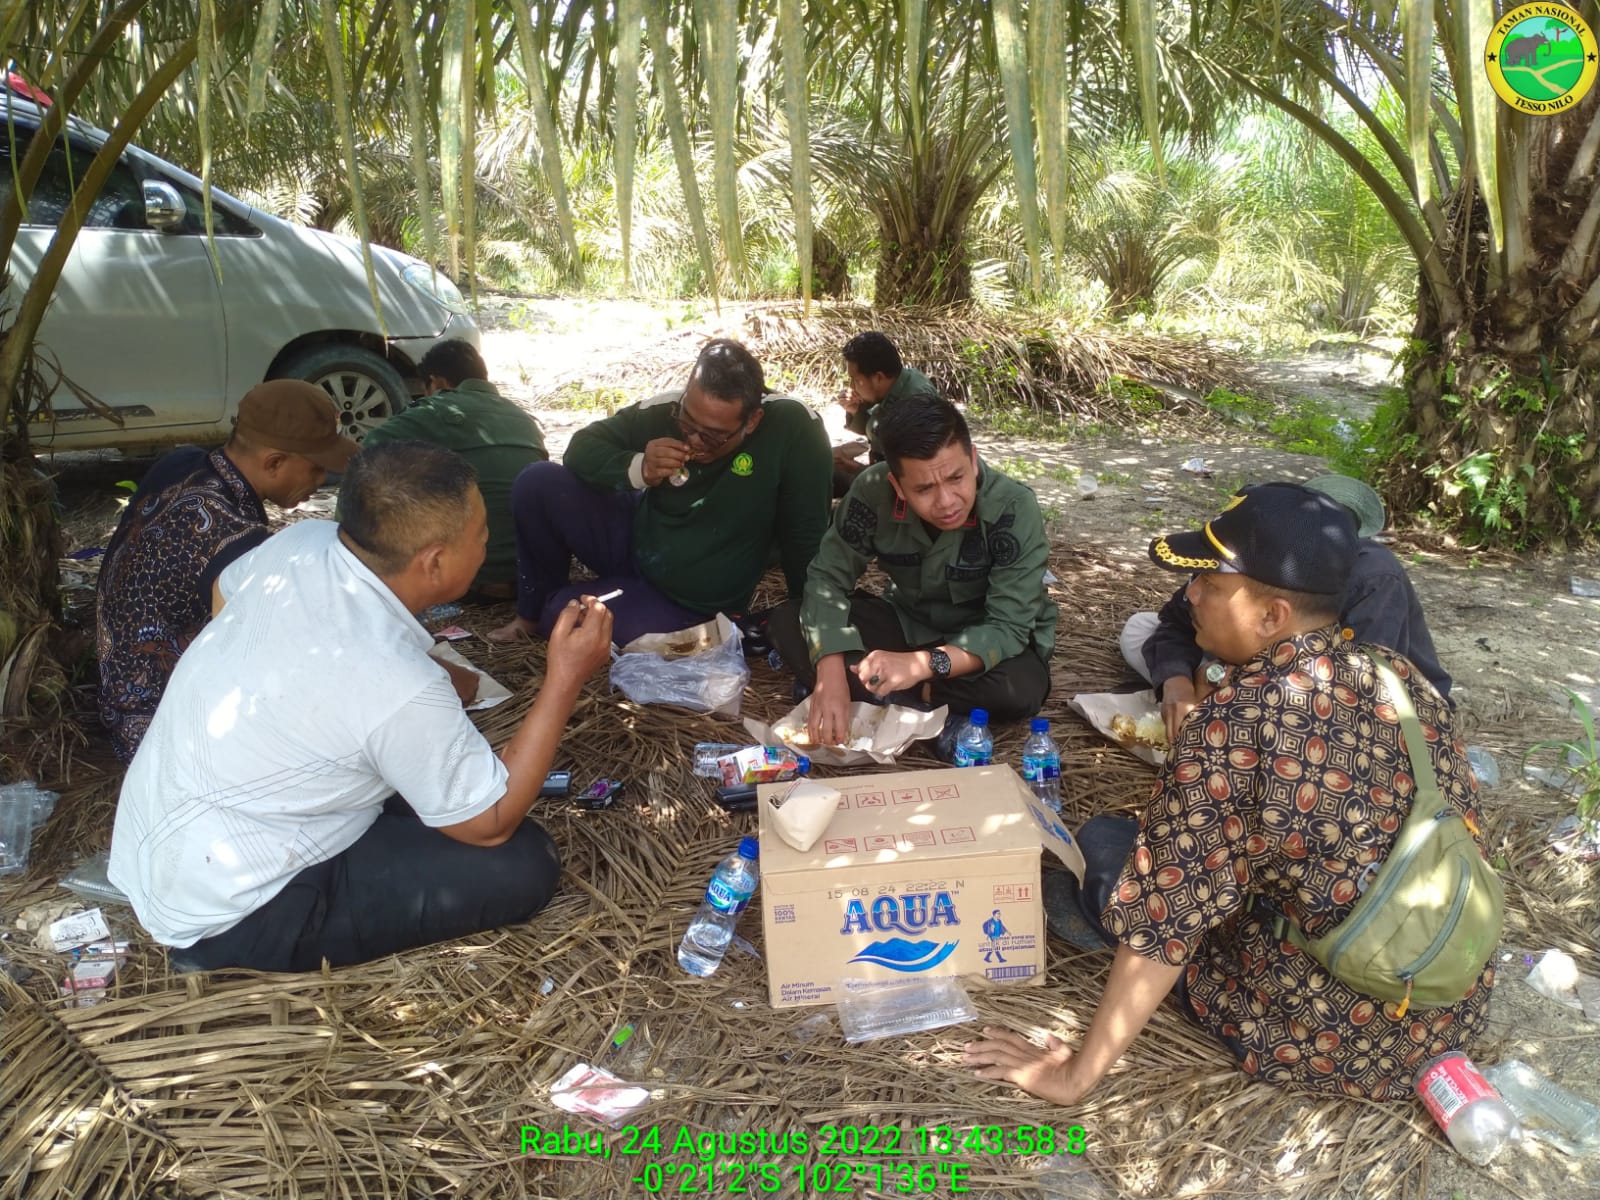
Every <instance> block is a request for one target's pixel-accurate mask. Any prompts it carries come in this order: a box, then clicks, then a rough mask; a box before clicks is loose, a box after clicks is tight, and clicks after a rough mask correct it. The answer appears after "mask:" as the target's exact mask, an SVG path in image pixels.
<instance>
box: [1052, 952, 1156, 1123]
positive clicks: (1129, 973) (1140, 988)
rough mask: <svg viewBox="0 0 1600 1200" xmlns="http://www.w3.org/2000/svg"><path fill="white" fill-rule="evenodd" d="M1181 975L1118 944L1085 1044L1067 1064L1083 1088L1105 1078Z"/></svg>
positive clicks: (1085, 1088) (1089, 1086)
mask: <svg viewBox="0 0 1600 1200" xmlns="http://www.w3.org/2000/svg"><path fill="white" fill-rule="evenodd" d="M1182 974H1183V968H1182V967H1181V966H1178V967H1173V966H1169V965H1167V964H1166V963H1164V962H1157V961H1156V960H1154V959H1150V958H1145V957H1144V956H1143V955H1141V954H1137V953H1135V952H1134V951H1132V950H1130V949H1129V948H1128V947H1127V946H1118V947H1117V956H1116V959H1115V961H1114V962H1113V963H1112V964H1111V978H1110V979H1108V980H1106V990H1105V992H1104V993H1102V994H1101V996H1100V1006H1099V1007H1098V1008H1096V1009H1095V1013H1094V1019H1093V1020H1092V1021H1091V1022H1090V1024H1089V1032H1088V1033H1087V1034H1085V1035H1084V1039H1083V1048H1082V1049H1081V1050H1079V1051H1078V1053H1077V1054H1075V1055H1073V1057H1072V1060H1071V1064H1070V1069H1071V1070H1072V1071H1073V1072H1074V1073H1075V1074H1076V1076H1077V1081H1078V1083H1079V1084H1080V1085H1081V1086H1082V1087H1083V1089H1084V1091H1085V1093H1087V1091H1088V1090H1089V1089H1090V1088H1093V1087H1094V1086H1095V1085H1096V1084H1098V1083H1099V1082H1100V1080H1102V1079H1103V1078H1105V1074H1106V1072H1107V1071H1109V1070H1111V1068H1112V1067H1113V1066H1115V1065H1116V1062H1117V1060H1118V1059H1119V1058H1121V1057H1122V1056H1123V1054H1124V1053H1125V1052H1126V1051H1127V1049H1128V1047H1129V1046H1131V1045H1133V1039H1134V1038H1136V1037H1138V1036H1139V1034H1140V1032H1141V1031H1142V1030H1143V1029H1144V1027H1145V1026H1146V1025H1148V1024H1149V1023H1150V1018H1151V1017H1152V1016H1153V1015H1154V1014H1155V1011H1156V1009H1157V1008H1158V1007H1160V1004H1161V1001H1162V1000H1163V999H1165V997H1166V995H1167V993H1168V992H1170V991H1171V990H1172V989H1173V987H1174V986H1175V985H1176V984H1177V982H1178V979H1179V977H1180V976H1182Z"/></svg>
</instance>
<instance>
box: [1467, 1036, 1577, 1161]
mask: <svg viewBox="0 0 1600 1200" xmlns="http://www.w3.org/2000/svg"><path fill="white" fill-rule="evenodd" d="M1483 1074H1484V1077H1485V1078H1487V1079H1488V1081H1489V1082H1490V1083H1491V1084H1493V1085H1494V1086H1495V1088H1496V1089H1497V1090H1498V1091H1499V1093H1500V1095H1501V1096H1502V1097H1503V1098H1504V1100H1505V1102H1506V1104H1507V1105H1508V1106H1509V1107H1510V1109H1511V1111H1512V1112H1514V1113H1515V1114H1516V1115H1517V1120H1518V1121H1520V1122H1521V1123H1522V1128H1523V1132H1525V1133H1526V1134H1527V1135H1528V1136H1529V1137H1534V1138H1538V1139H1539V1140H1540V1141H1543V1142H1549V1143H1550V1144H1551V1145H1552V1146H1554V1147H1555V1148H1556V1149H1557V1150H1560V1151H1561V1152H1562V1153H1563V1154H1570V1155H1572V1156H1573V1157H1574V1158H1589V1157H1591V1156H1593V1155H1595V1154H1600V1104H1593V1103H1591V1102H1589V1101H1588V1100H1585V1099H1584V1098H1583V1097H1582V1096H1575V1095H1573V1094H1572V1093H1571V1092H1569V1091H1567V1089H1566V1088H1564V1087H1561V1086H1559V1085H1558V1084H1556V1083H1553V1082H1551V1081H1550V1080H1548V1079H1546V1078H1545V1077H1544V1076H1543V1075H1541V1074H1539V1072H1537V1071H1535V1070H1534V1069H1533V1068H1532V1067H1530V1066H1529V1065H1528V1064H1527V1063H1525V1062H1521V1061H1519V1060H1517V1059H1515V1058H1510V1059H1507V1060H1506V1061H1505V1062H1502V1063H1496V1064H1495V1065H1494V1066H1492V1067H1490V1068H1489V1069H1488V1070H1487V1071H1485V1072H1484V1073H1483Z"/></svg>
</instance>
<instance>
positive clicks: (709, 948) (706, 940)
mask: <svg viewBox="0 0 1600 1200" xmlns="http://www.w3.org/2000/svg"><path fill="white" fill-rule="evenodd" d="M760 857H761V846H760V843H758V842H757V841H756V839H755V838H753V837H747V838H742V839H741V840H740V842H739V849H738V850H737V851H736V852H734V853H733V854H730V855H728V857H727V858H725V859H723V860H722V862H721V863H720V864H719V865H718V867H717V869H716V871H714V872H713V873H712V876H711V882H710V884H708V885H707V887H706V898H705V899H704V900H702V901H701V902H700V911H699V912H697V913H695V915H694V920H693V921H690V922H689V928H688V929H686V930H684V932H683V941H682V942H680V943H678V965H679V966H680V967H682V968H683V969H684V970H685V971H687V972H689V974H691V975H699V976H701V977H702V978H703V977H705V976H707V975H710V974H711V973H712V972H714V971H715V970H716V969H717V968H718V967H719V966H721V965H722V956H723V955H724V954H726V953H727V952H728V942H729V941H731V940H732V938H733V927H734V926H735V925H736V924H738V921H739V914H740V913H742V912H743V911H744V910H745V906H746V905H748V904H749V903H750V897H751V896H754V895H755V894H756V884H757V882H758V881H759V879H760V875H759V868H758V867H757V865H756V860H757V859H759V858H760Z"/></svg>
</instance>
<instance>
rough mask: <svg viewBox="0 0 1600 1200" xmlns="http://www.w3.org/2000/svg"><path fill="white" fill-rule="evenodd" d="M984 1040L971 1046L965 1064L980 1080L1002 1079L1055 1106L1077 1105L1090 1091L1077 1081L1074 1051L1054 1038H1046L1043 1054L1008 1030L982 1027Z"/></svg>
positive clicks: (987, 1026)
mask: <svg viewBox="0 0 1600 1200" xmlns="http://www.w3.org/2000/svg"><path fill="white" fill-rule="evenodd" d="M983 1036H984V1040H983V1041H981V1042H968V1043H967V1045H966V1047H965V1048H964V1049H963V1050H962V1052H961V1058H962V1061H963V1062H965V1063H966V1064H967V1065H968V1066H969V1067H974V1068H976V1070H974V1071H973V1074H975V1075H976V1076H977V1077H978V1078H979V1079H1000V1080H1004V1081H1005V1082H1007V1083H1014V1084H1016V1085H1017V1086H1018V1087H1019V1088H1021V1089H1022V1090H1023V1091H1025V1092H1027V1093H1029V1094H1030V1095H1033V1096H1038V1097H1039V1098H1040V1099H1041V1100H1050V1101H1053V1102H1054V1103H1056V1104H1076V1103H1078V1101H1080V1100H1082V1099H1083V1097H1084V1096H1085V1095H1086V1094H1087V1093H1088V1091H1089V1089H1088V1088H1086V1087H1083V1086H1081V1085H1080V1084H1079V1083H1078V1081H1077V1080H1076V1079H1075V1078H1074V1074H1075V1072H1074V1071H1073V1069H1072V1064H1073V1059H1072V1050H1071V1048H1070V1047H1069V1046H1068V1045H1067V1044H1066V1043H1065V1042H1063V1041H1062V1040H1061V1039H1060V1038H1058V1037H1056V1036H1055V1034H1050V1035H1048V1036H1047V1037H1046V1038H1045V1048H1044V1049H1043V1050H1041V1049H1040V1048H1039V1047H1038V1046H1035V1045H1034V1044H1033V1043H1032V1042H1030V1041H1028V1039H1027V1038H1025V1037H1023V1036H1022V1035H1020V1034H1016V1033H1012V1032H1011V1031H1010V1030H1009V1029H996V1028H994V1027H992V1026H989V1025H985V1026H984V1027H983Z"/></svg>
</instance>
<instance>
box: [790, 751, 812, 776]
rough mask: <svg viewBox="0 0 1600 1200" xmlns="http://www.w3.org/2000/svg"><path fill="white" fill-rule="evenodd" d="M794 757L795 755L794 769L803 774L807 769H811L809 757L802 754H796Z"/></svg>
mask: <svg viewBox="0 0 1600 1200" xmlns="http://www.w3.org/2000/svg"><path fill="white" fill-rule="evenodd" d="M794 757H795V762H796V764H797V765H796V766H795V770H796V771H798V772H799V773H800V774H802V775H804V774H806V773H807V772H808V771H810V770H811V760H810V759H809V758H807V757H806V756H805V755H804V754H797V755H795V756H794Z"/></svg>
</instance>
